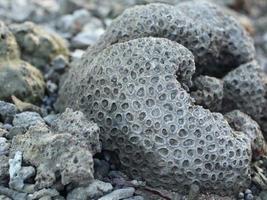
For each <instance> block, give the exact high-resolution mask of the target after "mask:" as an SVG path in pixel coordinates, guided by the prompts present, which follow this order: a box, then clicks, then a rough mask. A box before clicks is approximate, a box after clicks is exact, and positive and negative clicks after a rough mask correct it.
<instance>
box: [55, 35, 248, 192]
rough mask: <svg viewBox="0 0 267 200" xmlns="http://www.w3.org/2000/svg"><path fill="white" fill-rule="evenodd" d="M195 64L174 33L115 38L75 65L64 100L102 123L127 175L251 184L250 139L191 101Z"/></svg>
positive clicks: (170, 183)
mask: <svg viewBox="0 0 267 200" xmlns="http://www.w3.org/2000/svg"><path fill="white" fill-rule="evenodd" d="M77 69H79V73H78V72H77V71H76V70H77ZM194 69H195V66H194V60H193V55H192V53H191V52H190V51H189V50H187V49H186V48H185V47H183V46H182V45H179V44H177V43H176V42H172V41H170V40H167V39H163V38H152V37H149V38H140V39H134V40H130V41H128V42H124V43H118V44H114V45H112V46H110V47H108V48H106V49H104V50H103V51H100V52H99V53H98V54H96V55H95V56H94V57H89V58H88V57H84V58H83V60H82V62H81V64H80V66H79V68H73V69H72V70H71V71H70V74H69V77H68V79H67V81H66V82H65V84H64V85H63V87H62V89H61V92H60V99H59V103H62V105H68V106H70V107H73V108H79V109H81V110H83V111H84V113H85V114H86V116H87V118H88V119H92V120H94V121H95V122H96V123H97V124H98V125H99V126H100V133H101V140H102V141H103V147H104V149H107V150H112V151H115V152H117V153H118V155H119V157H120V161H121V162H122V164H123V166H124V167H126V171H127V172H128V174H130V175H132V176H134V177H142V178H144V179H145V180H146V181H147V182H148V184H150V185H152V186H160V187H168V189H172V190H184V189H185V190H187V189H189V186H190V185H191V184H193V183H194V184H199V185H200V186H201V187H202V189H205V190H213V191H214V190H215V191H218V192H222V191H227V192H231V191H232V190H234V189H238V188H239V187H244V186H247V184H249V180H250V178H249V176H250V167H249V164H250V159H251V149H250V144H249V139H248V138H247V137H246V136H244V135H242V134H241V135H239V136H238V138H237V137H236V135H235V133H234V131H233V130H232V129H231V127H230V126H229V125H228V123H227V122H226V121H225V119H224V118H223V116H222V115H221V114H219V113H217V114H215V113H211V112H210V111H209V110H206V109H203V108H202V107H200V106H195V105H194V104H193V103H192V100H191V98H190V95H189V94H188V93H187V92H186V90H185V88H186V86H188V85H190V80H191V76H192V74H193V73H194ZM74 80H75V81H74ZM177 185H179V187H177Z"/></svg>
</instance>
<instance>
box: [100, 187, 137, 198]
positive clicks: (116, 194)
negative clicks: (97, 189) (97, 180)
mask: <svg viewBox="0 0 267 200" xmlns="http://www.w3.org/2000/svg"><path fill="white" fill-rule="evenodd" d="M134 192H135V189H134V188H133V187H128V188H123V189H118V190H115V191H113V192H111V193H109V194H107V195H105V196H103V197H101V198H100V199H98V200H120V199H125V198H129V197H132V196H133V194H134Z"/></svg>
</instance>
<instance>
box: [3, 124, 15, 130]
mask: <svg viewBox="0 0 267 200" xmlns="http://www.w3.org/2000/svg"><path fill="white" fill-rule="evenodd" d="M12 127H13V126H12V125H11V124H4V125H3V128H4V129H5V130H7V131H10V129H11V128H12Z"/></svg>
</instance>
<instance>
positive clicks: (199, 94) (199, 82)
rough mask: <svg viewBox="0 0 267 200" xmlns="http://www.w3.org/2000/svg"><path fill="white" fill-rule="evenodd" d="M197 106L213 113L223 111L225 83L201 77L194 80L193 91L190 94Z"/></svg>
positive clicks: (212, 78)
mask: <svg viewBox="0 0 267 200" xmlns="http://www.w3.org/2000/svg"><path fill="white" fill-rule="evenodd" d="M190 94H191V96H192V97H193V98H194V99H195V101H196V102H195V103H196V104H197V105H201V106H203V107H204V108H207V109H209V110H210V111H213V112H218V111H221V109H222V101H223V82H222V81H221V80H220V79H217V78H214V77H209V76H199V77H197V78H196V79H195V80H194V87H193V91H192V92H190Z"/></svg>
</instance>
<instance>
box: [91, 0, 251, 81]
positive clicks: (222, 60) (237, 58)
mask: <svg viewBox="0 0 267 200" xmlns="http://www.w3.org/2000/svg"><path fill="white" fill-rule="evenodd" d="M148 36H153V37H161V38H168V39H170V40H173V41H176V42H177V43H180V44H182V45H184V46H185V47H187V48H188V49H189V50H190V51H192V53H193V55H194V56H195V62H196V66H197V71H199V72H200V73H204V74H209V75H213V76H223V75H224V74H225V73H226V72H228V71H229V70H231V69H233V68H235V67H238V66H239V65H240V64H243V63H246V62H248V61H251V60H252V59H253V58H254V57H255V55H254V54H255V50H254V46H253V42H252V40H251V38H249V37H248V35H247V33H246V31H245V30H244V29H243V28H242V26H241V25H240V24H239V23H238V22H237V21H236V20H235V19H234V17H231V16H230V15H228V14H226V13H225V12H224V9H222V8H220V7H219V6H216V5H214V4H212V3H210V2H206V1H189V2H185V3H180V4H178V5H177V6H175V7H174V6H171V5H166V4H148V5H145V6H136V7H133V8H130V9H127V10H126V11H124V13H123V14H122V15H120V16H119V17H118V18H117V19H115V20H114V21H113V23H112V24H111V25H110V26H109V27H108V28H107V30H106V33H105V34H104V35H103V37H102V38H100V40H99V42H98V43H97V44H96V45H95V46H94V47H93V48H92V51H96V52H97V51H99V50H101V49H104V48H106V47H108V46H109V45H112V44H114V43H118V42H124V41H128V40H131V39H135V38H141V37H148ZM92 51H91V52H90V54H92ZM90 54H89V55H90ZM87 56H88V55H87Z"/></svg>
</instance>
